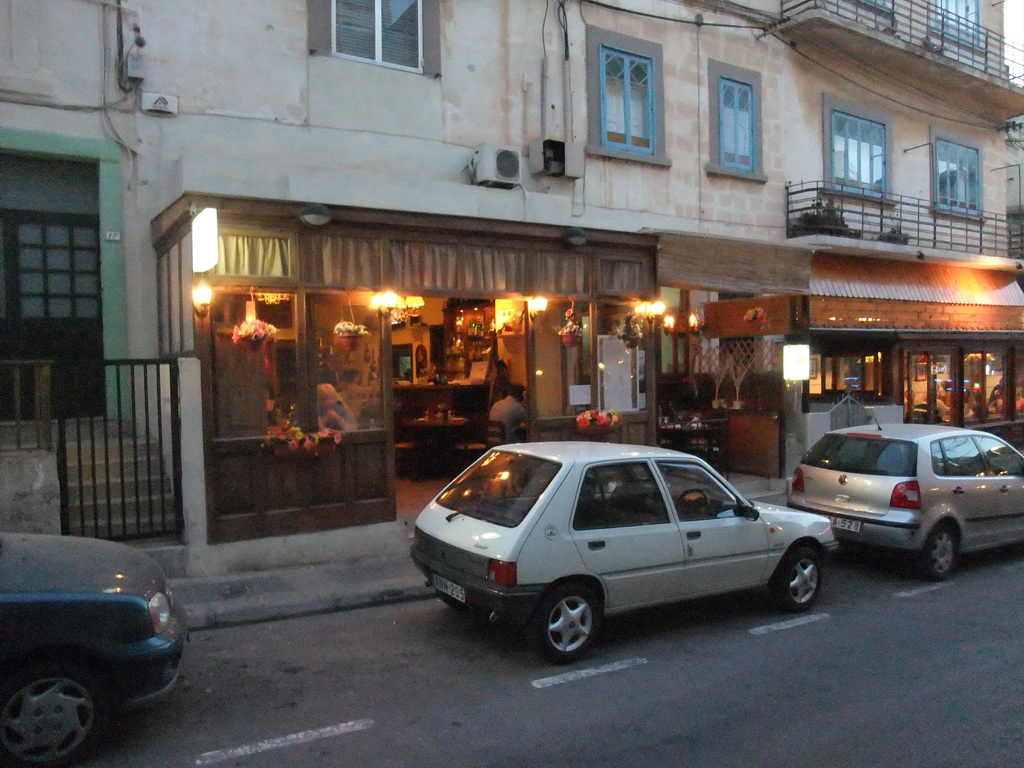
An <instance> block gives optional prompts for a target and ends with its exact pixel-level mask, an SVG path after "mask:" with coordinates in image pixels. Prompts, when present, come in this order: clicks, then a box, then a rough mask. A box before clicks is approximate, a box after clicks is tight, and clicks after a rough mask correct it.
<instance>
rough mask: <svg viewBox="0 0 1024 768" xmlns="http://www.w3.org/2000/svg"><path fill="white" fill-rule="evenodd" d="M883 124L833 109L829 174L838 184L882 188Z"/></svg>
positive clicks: (883, 169)
mask: <svg viewBox="0 0 1024 768" xmlns="http://www.w3.org/2000/svg"><path fill="white" fill-rule="evenodd" d="M885 141H886V139H885V125H883V124H882V123H876V122H874V121H872V120H864V119H862V118H859V117H854V116H853V115H848V114H846V113H844V112H839V111H835V112H833V113H832V178H833V181H836V182H838V183H840V184H847V185H849V186H851V187H861V188H864V189H870V190H872V191H875V192H884V191H885Z"/></svg>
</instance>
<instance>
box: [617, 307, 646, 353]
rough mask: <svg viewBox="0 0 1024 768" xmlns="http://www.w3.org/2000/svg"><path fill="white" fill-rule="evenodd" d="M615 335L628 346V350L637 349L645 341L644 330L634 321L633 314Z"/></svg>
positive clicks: (624, 320)
mask: <svg viewBox="0 0 1024 768" xmlns="http://www.w3.org/2000/svg"><path fill="white" fill-rule="evenodd" d="M615 335H616V336H618V337H619V339H621V341H622V343H623V344H625V345H626V349H636V348H637V347H639V346H640V342H641V341H643V339H644V328H643V326H642V325H641V324H640V323H638V322H636V321H635V320H634V319H633V314H632V313H630V314H628V315H626V317H625V318H624V319H623V320H622V324H621V325H619V327H618V328H616V329H615Z"/></svg>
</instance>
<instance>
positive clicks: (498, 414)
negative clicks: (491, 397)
mask: <svg viewBox="0 0 1024 768" xmlns="http://www.w3.org/2000/svg"><path fill="white" fill-rule="evenodd" d="M525 391H526V390H525V389H524V388H523V385H522V384H509V385H508V386H506V387H505V388H504V396H503V397H501V398H500V399H499V400H496V401H495V403H494V405H492V406H491V411H490V413H489V414H488V416H487V418H489V419H492V420H494V421H500V422H502V423H503V424H504V425H505V442H508V443H518V442H522V441H523V440H525V439H526V429H525V427H524V426H523V422H525V421H526V405H525V404H524V403H523V393H524V392H525Z"/></svg>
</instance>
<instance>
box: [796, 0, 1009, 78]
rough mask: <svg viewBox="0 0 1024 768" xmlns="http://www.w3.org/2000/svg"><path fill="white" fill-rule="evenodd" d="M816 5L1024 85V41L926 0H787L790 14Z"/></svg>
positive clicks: (804, 10) (966, 64) (996, 76)
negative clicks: (1010, 37)
mask: <svg viewBox="0 0 1024 768" xmlns="http://www.w3.org/2000/svg"><path fill="white" fill-rule="evenodd" d="M814 11H817V12H819V13H826V14H830V15H833V16H835V17H837V18H839V19H843V20H845V21H849V22H853V23H855V24H859V25H861V26H863V27H864V29H865V30H866V31H868V32H872V33H878V32H881V33H883V34H885V35H890V36H892V37H893V38H895V39H897V40H901V41H903V42H905V43H910V44H912V45H919V46H921V47H922V48H924V49H925V50H928V51H931V52H932V53H940V54H942V55H943V56H947V57H949V58H950V59H953V60H954V61H957V62H959V63H961V64H964V65H965V66H968V67H971V68H972V69H975V70H977V71H978V72H980V73H983V74H985V75H989V76H991V77H995V78H999V79H1001V80H1003V81H1005V82H1006V83H1007V84H1012V85H1015V86H1019V87H1024V47H1022V46H1020V45H1018V44H1015V43H1011V42H1010V41H1008V40H1007V39H1006V38H1004V37H1003V36H1002V35H999V34H996V33H995V32H991V31H989V30H988V29H986V28H985V27H983V26H981V25H980V24H978V23H977V22H975V21H972V20H970V19H966V18H963V17H962V16H958V15H956V14H955V13H953V12H952V11H949V10H946V9H944V8H941V7H938V5H937V3H936V2H934V0H933V1H932V2H928V1H927V0H782V16H783V18H784V19H785V20H798V19H799V18H800V16H801V15H804V14H808V13H811V12H814Z"/></svg>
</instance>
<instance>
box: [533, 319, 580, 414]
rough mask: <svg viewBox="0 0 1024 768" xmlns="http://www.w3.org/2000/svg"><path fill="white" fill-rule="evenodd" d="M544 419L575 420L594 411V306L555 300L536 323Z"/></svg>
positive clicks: (539, 407) (540, 404) (538, 394)
mask: <svg viewBox="0 0 1024 768" xmlns="http://www.w3.org/2000/svg"><path fill="white" fill-rule="evenodd" d="M532 322H533V327H534V331H535V333H534V340H535V343H536V364H537V368H536V376H537V378H536V381H537V386H536V392H534V393H532V396H533V397H535V398H536V401H537V413H538V414H539V415H540V416H571V415H573V414H574V413H578V412H581V411H585V410H587V409H588V408H591V407H592V406H591V403H590V400H591V396H590V381H591V367H592V358H591V353H590V339H591V335H590V331H591V328H590V304H589V303H588V302H585V301H577V302H575V303H574V302H571V301H568V300H552V301H550V302H549V303H548V308H547V310H546V311H544V312H539V313H537V315H536V317H535V318H534V319H533V321H532Z"/></svg>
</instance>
